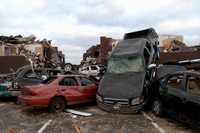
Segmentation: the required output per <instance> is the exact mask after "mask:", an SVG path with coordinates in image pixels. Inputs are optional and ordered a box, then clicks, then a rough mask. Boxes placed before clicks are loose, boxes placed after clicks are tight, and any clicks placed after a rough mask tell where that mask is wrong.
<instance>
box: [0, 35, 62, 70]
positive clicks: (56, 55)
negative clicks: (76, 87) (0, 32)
mask: <svg viewBox="0 0 200 133" xmlns="http://www.w3.org/2000/svg"><path fill="white" fill-rule="evenodd" d="M19 56H22V57H20V58H19ZM0 57H1V58H0V59H1V60H4V62H6V61H7V63H4V64H7V66H6V68H7V69H11V66H13V65H12V64H11V65H9V63H8V62H12V61H9V60H15V59H17V62H15V64H16V66H24V65H27V61H28V62H29V63H28V64H30V63H31V62H32V63H33V64H34V66H35V67H50V68H56V67H62V66H63V65H64V63H65V58H64V54H63V53H62V52H61V51H59V50H58V48H57V47H54V46H52V44H51V41H49V40H46V39H43V40H41V41H40V40H36V37H35V36H34V35H31V36H28V37H23V36H21V35H18V36H0ZM24 57H25V58H24ZM20 59H21V60H22V59H23V60H26V61H19V60H20ZM19 62H21V64H17V63H19ZM23 62H25V63H23ZM4 67H5V66H4ZM17 68H18V67H16V68H12V69H14V70H16V69H17ZM0 70H2V71H0V73H5V72H7V71H8V70H3V69H1V68H0Z"/></svg>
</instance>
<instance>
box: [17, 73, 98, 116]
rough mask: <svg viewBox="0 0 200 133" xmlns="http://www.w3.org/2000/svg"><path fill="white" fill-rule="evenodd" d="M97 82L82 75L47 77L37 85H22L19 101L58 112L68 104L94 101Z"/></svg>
mask: <svg viewBox="0 0 200 133" xmlns="http://www.w3.org/2000/svg"><path fill="white" fill-rule="evenodd" d="M96 92H97V83H96V82H95V81H93V80H92V79H90V78H89V77H87V76H83V75H74V74H69V75H59V76H54V77H49V78H48V79H46V80H45V81H44V82H42V83H41V84H39V85H34V86H24V87H23V88H22V95H21V96H19V97H18V101H19V103H21V104H22V105H27V106H46V107H48V108H49V110H50V111H51V112H60V111H63V110H64V109H65V107H66V106H68V105H74V104H80V103H88V102H93V101H95V96H96Z"/></svg>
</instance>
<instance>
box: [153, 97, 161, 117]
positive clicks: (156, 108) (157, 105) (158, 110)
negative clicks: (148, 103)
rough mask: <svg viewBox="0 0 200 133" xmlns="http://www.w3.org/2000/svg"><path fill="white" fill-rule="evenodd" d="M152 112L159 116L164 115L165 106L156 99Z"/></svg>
mask: <svg viewBox="0 0 200 133" xmlns="http://www.w3.org/2000/svg"><path fill="white" fill-rule="evenodd" d="M152 112H153V113H154V114H155V115H157V116H162V115H163V104H162V102H161V101H160V100H159V99H156V100H155V101H154V102H153V105H152Z"/></svg>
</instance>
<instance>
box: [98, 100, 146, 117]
mask: <svg viewBox="0 0 200 133" xmlns="http://www.w3.org/2000/svg"><path fill="white" fill-rule="evenodd" d="M97 105H98V106H99V107H100V108H101V109H103V110H105V111H108V112H112V113H122V114H131V113H137V112H139V111H140V110H141V109H142V108H143V106H144V103H141V104H138V105H122V104H117V103H116V104H108V103H105V102H101V101H98V100H97Z"/></svg>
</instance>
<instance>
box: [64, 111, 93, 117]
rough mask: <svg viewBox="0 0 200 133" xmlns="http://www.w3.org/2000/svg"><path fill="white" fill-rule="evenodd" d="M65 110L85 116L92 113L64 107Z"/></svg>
mask: <svg viewBox="0 0 200 133" xmlns="http://www.w3.org/2000/svg"><path fill="white" fill-rule="evenodd" d="M65 111H66V112H68V113H72V114H75V115H79V116H85V117H88V116H92V115H93V114H92V113H86V112H82V111H77V110H74V109H66V110H65Z"/></svg>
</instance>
